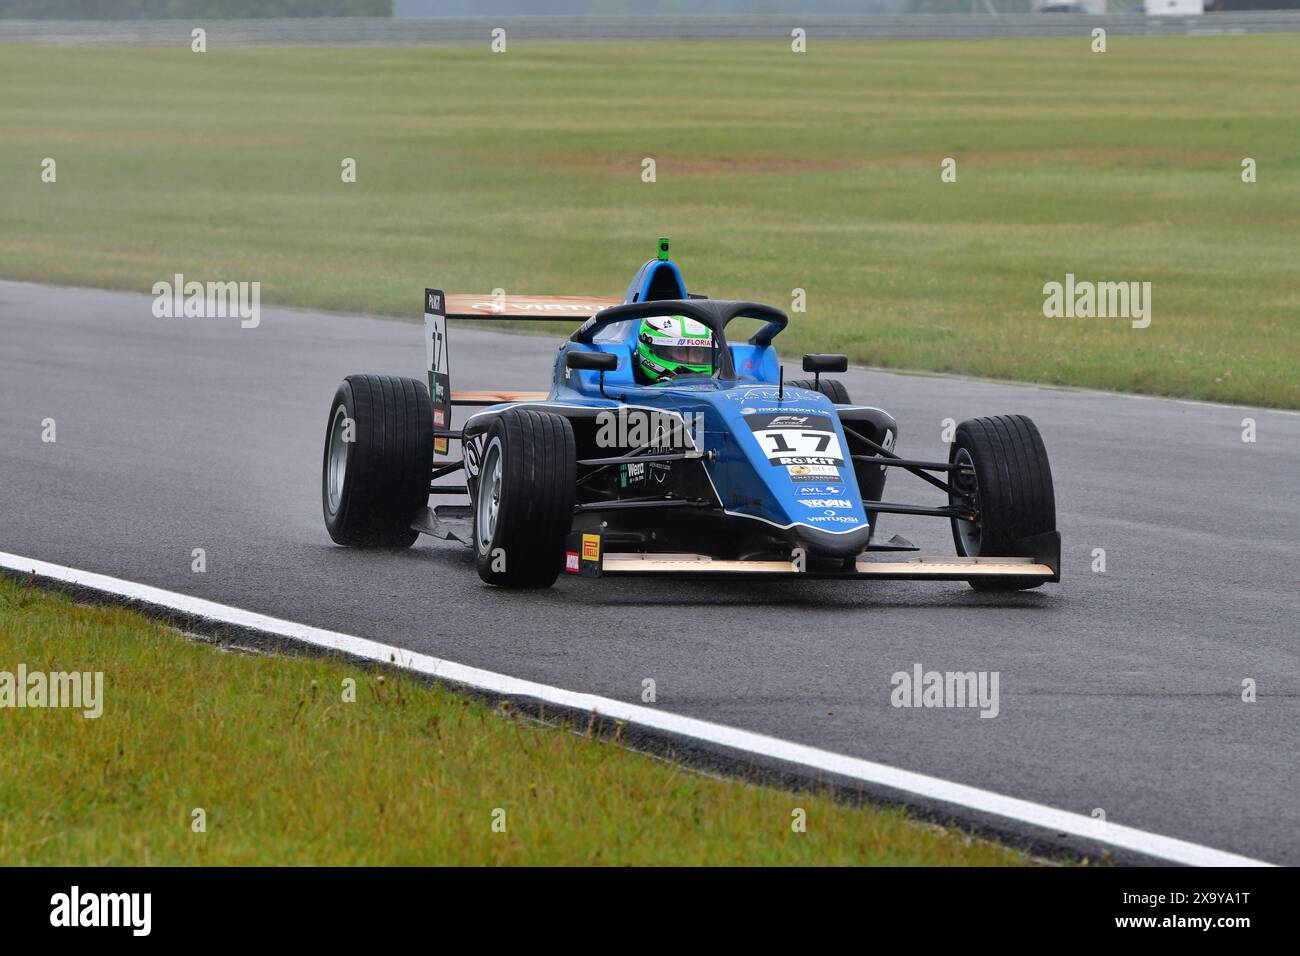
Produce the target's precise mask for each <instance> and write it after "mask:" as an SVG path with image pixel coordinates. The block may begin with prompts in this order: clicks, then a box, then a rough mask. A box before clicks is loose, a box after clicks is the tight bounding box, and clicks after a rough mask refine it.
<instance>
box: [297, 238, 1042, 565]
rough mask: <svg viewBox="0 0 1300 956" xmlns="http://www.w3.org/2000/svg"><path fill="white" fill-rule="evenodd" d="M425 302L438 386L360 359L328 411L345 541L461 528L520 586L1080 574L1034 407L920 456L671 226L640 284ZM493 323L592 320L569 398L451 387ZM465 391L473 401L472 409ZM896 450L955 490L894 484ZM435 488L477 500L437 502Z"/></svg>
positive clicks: (406, 539) (336, 521) (390, 540)
mask: <svg viewBox="0 0 1300 956" xmlns="http://www.w3.org/2000/svg"><path fill="white" fill-rule="evenodd" d="M424 311H425V352H426V359H427V365H428V370H429V378H428V387H427V389H426V387H425V384H424V383H423V382H419V381H416V380H414V379H404V378H395V377H392V376H380V375H350V376H348V377H347V378H346V379H345V380H344V381H343V383H342V384H341V385H340V386H339V388H338V391H337V393H336V394H335V397H334V402H333V403H332V404H331V406H330V415H329V420H328V424H327V432H326V441H325V451H324V461H323V467H322V480H321V485H322V500H323V508H324V514H325V524H326V527H327V528H328V530H329V534H330V537H331V538H332V539H333V540H334V541H335V542H337V543H339V544H343V545H351V546H370V547H407V546H409V545H410V544H412V543H413V542H414V541H415V540H416V538H417V537H418V535H419V534H421V533H424V534H430V535H434V536H437V537H441V538H445V539H448V540H455V541H460V542H461V543H463V544H465V545H468V546H470V547H471V548H473V549H474V552H475V555H476V561H477V566H478V572H479V576H480V577H481V578H482V579H483V580H484V581H486V582H488V583H490V584H496V585H500V586H504V587H520V588H529V587H548V586H550V585H551V584H553V583H554V582H555V580H556V578H557V577H558V576H559V574H560V573H561V572H565V571H567V572H570V573H574V574H578V575H583V576H588V577H601V576H606V575H655V574H660V575H662V574H674V575H697V576H698V575H703V576H723V577H746V576H759V577H770V576H782V575H806V576H815V577H844V578H935V579H940V580H965V581H969V582H970V584H971V585H972V586H973V587H975V588H977V589H981V590H1020V589H1025V588H1032V587H1037V586H1039V585H1040V584H1043V583H1044V582H1048V581H1059V580H1060V535H1059V533H1058V532H1057V531H1056V505H1055V497H1054V493H1053V488H1052V473H1051V468H1050V466H1049V464H1048V460H1047V452H1046V450H1045V448H1044V446H1043V441H1042V438H1041V436H1040V435H1039V433H1038V429H1037V428H1036V427H1035V426H1034V423H1033V422H1032V421H1030V420H1029V419H1028V418H1026V417H1024V416H1021V415H1007V416H995V417H989V418H977V419H972V420H970V421H966V422H962V423H961V424H960V425H958V426H957V428H956V431H955V436H954V439H953V442H952V445H951V448H950V452H949V455H948V460H947V461H920V460H915V459H909V458H903V457H900V456H899V455H898V454H897V453H896V452H895V447H896V444H897V437H898V425H897V423H896V422H895V421H894V419H893V417H891V416H890V415H889V414H888V413H887V412H884V411H882V410H881V409H879V408H875V407H871V406H867V405H858V404H854V403H853V402H852V401H851V400H850V399H849V396H848V393H847V391H846V389H845V388H844V386H843V384H842V383H841V382H839V381H837V380H835V379H830V378H826V377H824V375H825V374H826V373H835V372H844V371H846V370H847V368H848V360H847V358H846V357H845V356H843V355H805V356H804V357H803V370H804V372H806V373H811V374H812V378H806V379H801V380H795V381H785V379H784V373H783V370H782V367H781V365H780V364H779V363H778V361H777V355H776V351H775V349H774V347H773V340H774V339H775V338H776V336H777V335H778V334H779V333H780V332H781V331H782V330H783V329H784V328H785V327H786V324H787V322H788V321H789V319H788V317H787V316H786V314H785V313H784V312H783V311H781V310H780V309H777V308H774V307H773V306H770V305H761V304H759V303H756V302H737V301H724V300H718V299H710V298H708V297H706V296H702V295H698V294H694V293H688V292H687V291H686V286H685V283H684V281H683V278H682V274H681V270H680V269H679V268H678V267H677V265H676V264H675V263H673V262H672V261H671V260H670V259H669V248H668V240H667V239H661V240H659V253H658V256H657V257H656V258H654V259H651V260H649V261H648V262H646V263H645V264H644V265H643V266H642V267H641V268H640V269H639V270H638V271H637V273H636V275H635V276H634V277H633V279H632V282H631V284H630V285H629V286H628V289H627V293H626V294H625V295H624V297H623V298H622V299H608V298H600V297H594V298H593V297H580V296H558V297H542V296H525V297H519V296H505V295H502V294H499V293H498V294H496V295H488V296H473V295H448V294H445V293H444V292H443V291H442V290H439V289H426V290H425V300H424ZM492 318H496V319H503V318H504V319H538V320H546V321H557V320H564V321H569V322H573V321H574V320H576V319H585V321H583V322H582V324H581V325H580V326H579V327H578V328H577V330H576V331H574V332H573V333H572V334H571V335H570V336H569V338H568V340H567V341H565V342H564V343H563V344H562V345H561V347H560V349H559V351H558V353H557V355H556V359H555V369H554V376H553V385H552V387H551V390H550V392H549V393H545V392H537V393H528V392H509V391H455V392H454V391H452V389H451V371H450V354H449V348H448V338H447V324H448V321H449V320H455V319H492ZM740 329H744V331H745V332H747V333H748V337H744V336H743V335H738V334H737V330H740ZM456 409H463V410H464V411H465V412H467V414H466V415H465V416H464V420H463V421H462V422H461V423H460V424H459V427H454V426H453V411H454V410H456ZM453 443H454V444H453ZM453 448H458V449H459V452H460V454H459V455H455V454H453V453H452V451H453ZM891 468H902V469H904V470H906V471H909V472H911V473H912V474H915V475H917V476H919V477H921V478H922V479H924V480H925V481H927V482H929V483H930V484H931V485H933V486H935V487H936V488H937V489H938V490H939V492H941V493H942V495H943V500H942V501H941V502H940V503H938V504H934V505H919V504H901V503H892V502H889V501H886V500H884V499H883V497H882V495H883V493H884V487H885V478H886V476H887V475H888V473H889V469H891ZM459 475H463V483H459V482H456V479H455V477H454V476H459ZM430 496H436V497H438V498H439V499H443V498H452V499H455V498H460V499H461V502H460V503H455V502H454V501H451V502H445V503H438V504H436V505H434V506H433V507H430V506H429V499H430ZM466 498H468V503H465V502H464V499H466ZM883 514H907V515H929V516H934V517H938V518H942V519H946V520H948V521H950V522H951V524H952V531H953V541H954V545H955V550H956V555H955V556H942V557H922V556H918V555H914V554H912V552H915V551H916V550H917V549H916V548H915V547H914V546H913V545H911V544H910V543H909V542H908V541H906V540H905V539H903V538H902V537H900V536H898V535H893V536H892V537H890V538H889V539H887V540H882V539H881V538H880V537H878V536H877V534H876V529H877V520H878V517H879V516H880V515H883Z"/></svg>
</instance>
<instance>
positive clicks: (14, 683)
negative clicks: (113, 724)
mask: <svg viewBox="0 0 1300 956" xmlns="http://www.w3.org/2000/svg"><path fill="white" fill-rule="evenodd" d="M0 707H15V708H19V709H22V708H24V707H71V708H73V709H75V710H80V711H81V716H83V717H87V718H89V719H91V720H94V719H95V718H96V717H99V716H100V715H102V714H103V713H104V672H103V671H94V672H93V673H92V672H90V671H81V672H76V671H73V672H72V673H65V672H62V671H52V672H50V673H45V672H44V671H31V672H30V673H29V672H28V670H27V665H26V664H19V665H18V673H17V674H14V673H12V672H10V671H0Z"/></svg>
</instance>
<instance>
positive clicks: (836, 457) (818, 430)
mask: <svg viewBox="0 0 1300 956" xmlns="http://www.w3.org/2000/svg"><path fill="white" fill-rule="evenodd" d="M745 422H746V423H747V424H748V425H749V427H750V428H751V429H753V431H754V437H755V438H756V439H758V444H759V446H760V447H761V448H762V449H763V454H764V455H766V456H767V460H768V462H770V463H771V464H773V465H842V464H844V452H843V451H842V450H841V449H840V439H839V436H837V435H836V434H835V426H834V425H833V424H832V423H831V420H830V419H829V418H828V417H826V416H825V415H802V414H797V413H790V412H785V413H781V414H756V415H747V416H745Z"/></svg>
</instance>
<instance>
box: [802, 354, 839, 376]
mask: <svg viewBox="0 0 1300 956" xmlns="http://www.w3.org/2000/svg"><path fill="white" fill-rule="evenodd" d="M803 370H804V371H805V372H816V373H817V374H819V375H820V374H821V373H822V372H847V371H848V370H849V357H848V356H847V355H805V356H804V357H803Z"/></svg>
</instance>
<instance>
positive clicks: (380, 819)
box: [0, 578, 1028, 865]
mask: <svg viewBox="0 0 1300 956" xmlns="http://www.w3.org/2000/svg"><path fill="white" fill-rule="evenodd" d="M19 664H25V665H26V668H27V670H28V672H29V673H30V672H34V671H42V672H57V671H92V672H93V671H102V672H103V674H104V691H103V698H104V699H103V715H102V716H101V717H99V718H97V719H86V718H85V717H83V716H82V714H81V712H79V711H73V710H64V709H57V710H56V709H22V710H18V709H9V708H5V709H0V754H3V772H0V865H16V864H37V865H66V864H76V865H82V864H86V865H169V864H316V865H331V864H480V863H496V864H588V863H595V864H632V863H636V864H821V863H826V864H964V865H1015V864H1023V863H1026V862H1028V861H1027V859H1026V858H1025V857H1024V856H1023V855H1021V854H1020V853H1017V852H1015V851H1012V850H1010V849H1007V848H1004V847H1000V846H997V845H993V844H989V843H986V842H983V841H979V840H973V839H971V838H969V837H968V836H966V835H964V834H962V833H959V832H956V831H954V830H951V829H942V828H939V827H934V826H929V825H925V824H921V823H918V822H916V821H914V820H912V819H909V818H908V817H907V816H906V814H905V813H903V812H902V811H900V810H895V809H877V808H853V807H847V806H844V805H841V804H837V803H834V802H832V801H831V800H829V799H826V798H824V797H822V796H816V795H812V794H808V793H799V794H795V793H786V792H782V791H780V790H775V789H771V788H768V787H761V786H754V785H750V784H746V783H743V782H739V781H733V780H719V779H713V778H710V777H704V776H701V775H698V774H695V773H691V772H689V771H687V770H684V769H682V768H679V767H675V766H672V765H670V764H667V763H664V762H662V761H659V760H656V759H653V758H651V757H648V756H645V755H642V754H636V753H633V752H630V751H627V750H625V749H623V748H621V747H619V746H617V745H615V744H613V743H610V742H608V741H602V740H599V739H595V738H591V737H584V736H580V735H578V734H574V733H568V732H565V731H563V730H560V729H556V728H554V727H551V726H546V725H539V724H537V723H535V722H530V721H524V720H520V719H517V718H513V717H509V716H505V715H503V714H502V713H500V712H499V711H493V710H492V709H490V708H488V707H486V706H484V705H483V704H481V703H479V702H477V701H475V700H473V699H471V698H469V697H466V696H463V695H461V694H458V693H456V692H453V691H451V690H448V689H445V688H441V687H436V686H435V687H430V686H427V685H425V684H422V683H419V682H416V681H414V680H411V679H408V678H404V677H402V676H401V675H395V674H391V673H390V674H386V675H382V676H381V675H380V674H378V673H375V672H372V671H369V670H366V669H364V668H360V667H357V666H352V665H349V664H346V663H340V662H337V661H330V660H323V659H319V658H310V657H288V658H285V657H270V656H260V655H246V654H239V653H230V652H226V651H223V650H221V649H219V648H217V647H215V646H212V645H208V644H201V643H194V642H191V641H187V640H185V639H184V638H182V637H181V636H180V635H178V634H177V633H176V632H174V631H171V630H168V629H166V628H163V627H161V626H159V625H157V624H155V623H153V622H151V621H149V620H146V619H145V618H143V617H141V616H139V615H137V614H135V613H132V612H129V611H125V610H120V609H113V608H100V607H86V606H79V605H75V604H73V603H71V602H70V601H68V600H67V599H65V598H64V597H62V596H59V595H53V594H49V593H46V592H44V591H41V590H37V589H33V588H31V587H28V586H26V585H24V584H22V583H18V582H15V581H12V580H9V579H5V578H0V671H7V672H9V673H16V671H17V669H18V665H19ZM347 680H352V681H355V686H356V698H355V702H353V703H346V702H344V700H343V690H344V686H345V684H344V682H345V681H347ZM795 808H802V809H803V810H805V811H806V813H807V831H806V832H804V833H795V832H792V829H791V821H792V811H793V810H794V809H795ZM196 809H202V810H203V812H204V816H205V819H206V832H202V833H197V832H194V831H193V822H194V820H195V817H194V811H195V810H196ZM498 810H499V811H504V817H503V819H504V823H505V832H494V830H493V825H492V824H493V820H494V811H498ZM497 818H498V819H500V818H501V815H500V814H498V815H497Z"/></svg>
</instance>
